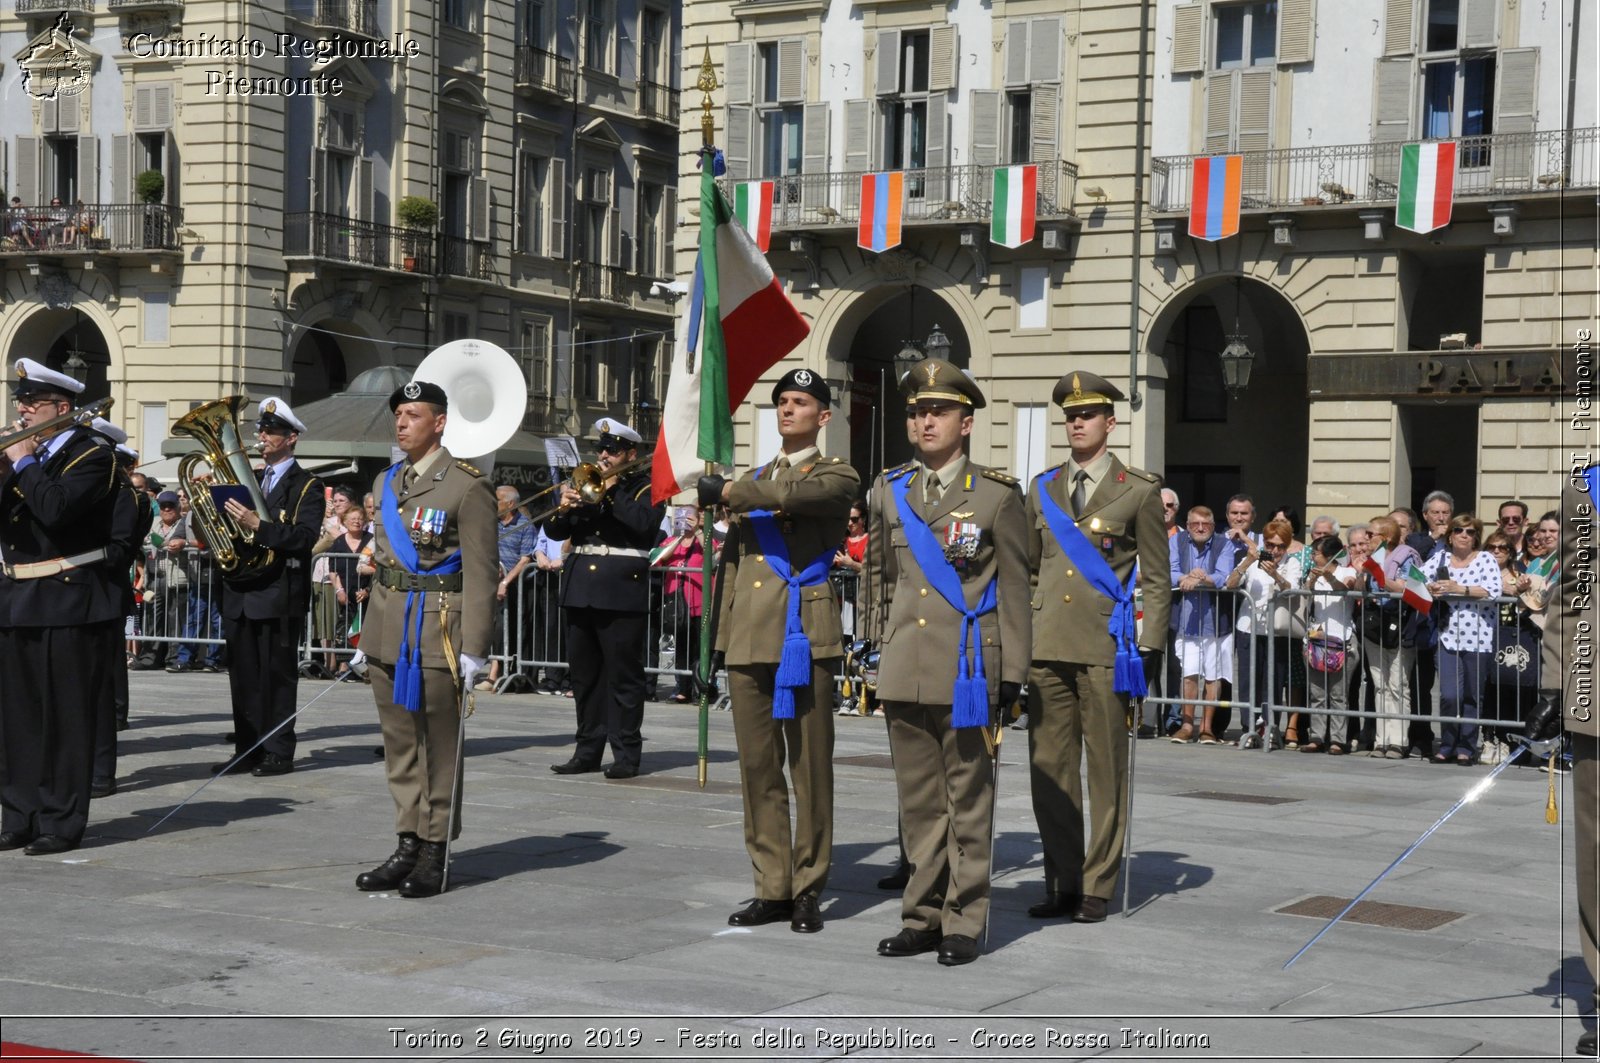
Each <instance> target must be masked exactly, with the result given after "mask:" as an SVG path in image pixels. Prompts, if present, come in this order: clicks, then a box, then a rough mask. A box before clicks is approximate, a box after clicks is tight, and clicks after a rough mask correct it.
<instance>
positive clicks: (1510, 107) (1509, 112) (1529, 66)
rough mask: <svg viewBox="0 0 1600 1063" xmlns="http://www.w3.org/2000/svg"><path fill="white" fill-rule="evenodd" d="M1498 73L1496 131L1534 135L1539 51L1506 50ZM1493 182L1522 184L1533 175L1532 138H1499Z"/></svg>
mask: <svg viewBox="0 0 1600 1063" xmlns="http://www.w3.org/2000/svg"><path fill="white" fill-rule="evenodd" d="M1499 66H1500V69H1499V70H1497V71H1496V72H1495V74H1496V76H1495V83H1494V94H1495V101H1494V131H1495V132H1496V133H1497V134H1498V133H1532V132H1533V127H1534V122H1535V119H1536V118H1537V117H1538V110H1539V80H1538V74H1539V49H1537V48H1507V49H1505V50H1504V51H1502V52H1501V53H1500V64H1499ZM1493 151H1494V158H1493V162H1492V163H1491V166H1490V168H1491V170H1492V171H1493V177H1494V182H1495V184H1496V185H1499V184H1501V183H1502V182H1511V183H1515V184H1521V183H1525V182H1527V181H1528V180H1529V179H1530V178H1532V177H1533V176H1534V170H1533V166H1534V162H1533V143H1532V138H1531V137H1530V138H1524V137H1512V138H1499V137H1497V138H1496V142H1495V144H1494V147H1493Z"/></svg>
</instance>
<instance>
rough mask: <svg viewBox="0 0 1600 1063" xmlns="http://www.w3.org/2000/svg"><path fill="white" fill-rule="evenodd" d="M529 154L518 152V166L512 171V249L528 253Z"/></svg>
mask: <svg viewBox="0 0 1600 1063" xmlns="http://www.w3.org/2000/svg"><path fill="white" fill-rule="evenodd" d="M529 165H530V163H529V158H528V153H527V152H525V151H519V152H517V164H516V165H515V166H514V167H512V170H511V248H512V250H514V251H521V252H524V253H526V252H527V250H528V218H527V214H526V211H525V208H526V206H527V204H528V187H527V186H528V166H529Z"/></svg>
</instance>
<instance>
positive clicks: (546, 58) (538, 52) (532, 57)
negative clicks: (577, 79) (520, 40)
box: [517, 44, 572, 96]
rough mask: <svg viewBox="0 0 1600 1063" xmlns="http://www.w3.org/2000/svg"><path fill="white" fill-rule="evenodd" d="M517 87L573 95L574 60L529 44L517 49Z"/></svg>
mask: <svg viewBox="0 0 1600 1063" xmlns="http://www.w3.org/2000/svg"><path fill="white" fill-rule="evenodd" d="M517 87H518V88H534V89H543V90H544V91H546V92H553V93H555V94H556V95H558V96H571V95H572V60H571V59H568V58H566V57H565V56H560V55H557V54H556V53H554V52H547V51H545V50H544V49H543V48H535V47H533V46H532V45H529V44H523V45H519V46H518V47H517Z"/></svg>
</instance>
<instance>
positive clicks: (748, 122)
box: [724, 107, 755, 180]
mask: <svg viewBox="0 0 1600 1063" xmlns="http://www.w3.org/2000/svg"><path fill="white" fill-rule="evenodd" d="M754 121H755V109H754V108H753V107H729V108H728V135H727V136H726V137H725V138H724V139H726V140H727V142H728V147H727V149H726V151H725V152H724V156H725V158H726V161H727V163H728V176H729V177H732V178H735V179H739V180H742V179H744V178H747V177H753V176H755V169H754V167H753V166H752V165H751V162H752V160H751V154H750V153H751V146H750V145H751V141H752V137H753V133H752V129H751V126H752V124H753V123H754Z"/></svg>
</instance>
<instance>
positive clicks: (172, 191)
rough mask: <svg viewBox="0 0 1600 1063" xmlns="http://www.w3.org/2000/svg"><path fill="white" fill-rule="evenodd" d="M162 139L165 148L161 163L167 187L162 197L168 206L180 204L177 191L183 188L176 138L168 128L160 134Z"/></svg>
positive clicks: (181, 168) (180, 160)
mask: <svg viewBox="0 0 1600 1063" xmlns="http://www.w3.org/2000/svg"><path fill="white" fill-rule="evenodd" d="M162 139H163V141H164V142H165V145H166V150H165V151H164V152H162V154H161V163H162V165H163V166H165V167H166V178H167V187H166V191H165V192H164V193H163V198H165V199H166V201H167V205H168V206H169V207H177V206H181V205H182V200H180V199H179V198H178V193H179V192H181V191H182V189H183V165H182V157H181V156H180V155H179V153H178V138H177V135H176V134H174V133H173V132H172V130H170V129H169V130H167V131H166V132H165V133H163V134H162Z"/></svg>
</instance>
